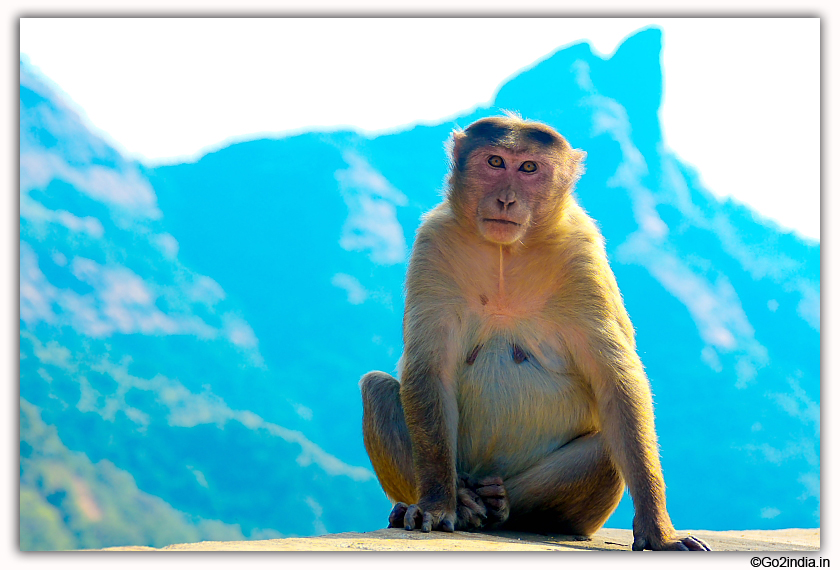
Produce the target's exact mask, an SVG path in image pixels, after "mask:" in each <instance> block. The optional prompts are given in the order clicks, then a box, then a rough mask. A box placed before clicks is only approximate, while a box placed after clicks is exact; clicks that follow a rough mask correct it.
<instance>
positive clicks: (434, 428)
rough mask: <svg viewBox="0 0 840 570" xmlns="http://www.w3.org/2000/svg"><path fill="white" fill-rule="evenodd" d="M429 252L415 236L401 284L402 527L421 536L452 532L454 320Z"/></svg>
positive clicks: (455, 423) (455, 426)
mask: <svg viewBox="0 0 840 570" xmlns="http://www.w3.org/2000/svg"><path fill="white" fill-rule="evenodd" d="M434 251H435V248H434V247H433V246H431V245H430V244H428V243H427V242H426V240H425V239H423V236H422V234H421V235H419V236H418V240H417V244H416V245H415V250H414V253H413V255H412V261H411V265H410V267H409V272H408V278H407V280H406V311H405V317H404V323H403V337H404V341H405V350H404V353H403V361H402V378H401V382H400V398H401V399H402V402H403V408H404V410H405V419H406V424H407V426H408V433H409V437H410V439H411V445H412V452H413V461H414V473H415V480H416V484H417V496H418V497H419V500H418V502H417V504H416V505H411V506H409V507H408V511H407V512H406V515H405V528H406V529H407V530H412V529H413V528H416V527H417V526H418V523H419V525H420V526H421V528H422V530H423V532H429V531H430V530H432V529H435V530H444V531H447V532H452V531H454V529H455V516H456V482H457V480H456V473H455V450H456V449H457V441H456V438H457V429H458V406H457V402H456V397H455V373H454V370H455V363H454V354H455V352H456V348H455V347H454V346H453V344H455V342H454V334H453V333H454V327H455V323H456V321H457V317H455V315H454V312H452V309H451V307H452V306H453V304H452V303H451V302H448V301H450V299H448V296H449V293H451V291H452V289H451V283H450V282H448V281H447V280H446V279H445V278H444V276H443V275H442V274H441V273H440V272H439V271H437V268H436V267H435V263H433V262H431V261H430V260H429V257H430V256H431V257H433V254H434Z"/></svg>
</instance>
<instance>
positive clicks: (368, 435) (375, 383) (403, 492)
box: [360, 371, 507, 530]
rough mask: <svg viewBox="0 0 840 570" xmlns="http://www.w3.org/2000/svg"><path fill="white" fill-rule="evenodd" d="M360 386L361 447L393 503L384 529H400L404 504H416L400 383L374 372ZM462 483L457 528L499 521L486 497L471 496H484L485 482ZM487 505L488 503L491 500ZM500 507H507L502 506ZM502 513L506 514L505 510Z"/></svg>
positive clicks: (464, 478)
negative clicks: (388, 527) (362, 443)
mask: <svg viewBox="0 0 840 570" xmlns="http://www.w3.org/2000/svg"><path fill="white" fill-rule="evenodd" d="M360 386H361V389H362V404H363V409H364V415H363V419H362V431H363V435H364V442H365V448H366V449H367V452H368V456H369V457H370V462H371V463H372V464H373V470H374V471H375V472H376V476H377V477H378V478H379V483H380V484H381V485H382V489H383V490H384V491H385V494H386V495H388V498H390V499H391V500H392V501H394V502H395V503H396V504H395V505H394V508H393V510H392V511H391V514H390V516H389V517H388V526H390V527H402V526H403V524H404V523H403V520H404V517H405V514H406V511H407V510H408V505H413V504H415V503H416V502H417V491H416V487H415V482H414V461H413V458H412V456H411V439H410V438H409V435H408V427H407V425H406V423H405V416H404V415H403V408H402V402H401V400H400V384H399V382H398V381H397V379H396V378H394V377H393V376H391V375H390V374H386V373H385V372H378V371H377V372H370V373H368V374H365V376H364V377H363V378H362V381H361V383H360ZM496 479H498V478H496ZM466 480H467V478H466V476H464V477H463V478H462V480H459V482H458V490H457V496H458V511H457V517H458V519H457V522H456V524H457V526H458V528H459V529H462V530H468V529H474V528H481V527H482V526H484V525H485V524H486V523H487V519H488V518H489V519H490V522H495V521H496V520H499V519H498V518H494V514H498V510H499V509H498V507H497V508H496V509H494V508H493V506H491V505H488V507H489V508H488V507H485V505H484V502H483V500H482V499H484V500H487V499H486V497H481V496H479V495H476V493H475V491H476V490H478V492H479V493H482V491H483V492H484V493H485V495H487V489H488V488H489V487H487V483H483V484H482V483H481V482H478V483H476V482H472V485H471V486H469V487H468V486H467V484H466ZM496 482H498V484H499V485H501V479H498V481H496V480H493V481H491V484H492V483H496ZM502 493H504V488H502ZM487 496H489V495H487ZM490 502H491V503H492V497H491V498H490ZM504 508H505V509H506V508H507V505H506V503H505V505H504ZM504 514H505V515H507V512H506V510H505V511H504Z"/></svg>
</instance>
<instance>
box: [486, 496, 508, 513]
mask: <svg viewBox="0 0 840 570" xmlns="http://www.w3.org/2000/svg"><path fill="white" fill-rule="evenodd" d="M482 500H483V501H484V504H485V505H487V506H488V507H490V508H491V509H495V510H497V511H498V510H499V509H501V508H503V507H504V506H505V502H506V501H505V500H504V499H494V498H486V499H482Z"/></svg>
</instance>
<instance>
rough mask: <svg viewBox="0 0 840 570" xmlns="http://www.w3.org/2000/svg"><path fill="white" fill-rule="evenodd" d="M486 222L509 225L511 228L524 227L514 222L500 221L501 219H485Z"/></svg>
mask: <svg viewBox="0 0 840 570" xmlns="http://www.w3.org/2000/svg"><path fill="white" fill-rule="evenodd" d="M484 221H485V222H496V223H497V224H507V225H510V226H521V225H522V224H518V223H516V222H514V221H511V220H500V219H497V218H484Z"/></svg>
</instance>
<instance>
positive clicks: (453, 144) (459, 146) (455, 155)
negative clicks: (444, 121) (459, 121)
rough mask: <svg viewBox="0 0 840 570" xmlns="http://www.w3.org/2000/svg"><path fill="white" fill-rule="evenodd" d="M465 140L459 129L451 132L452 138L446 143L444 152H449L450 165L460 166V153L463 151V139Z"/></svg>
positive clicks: (465, 136)
mask: <svg viewBox="0 0 840 570" xmlns="http://www.w3.org/2000/svg"><path fill="white" fill-rule="evenodd" d="M465 138H467V135H466V133H464V131H462V130H460V129H456V130H454V131H452V136H451V137H449V140H448V141H447V143H446V147H447V148H446V150H447V151H449V156H450V158H451V159H452V164H460V158H461V151H463V150H464V148H463V147H464V139H465Z"/></svg>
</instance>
